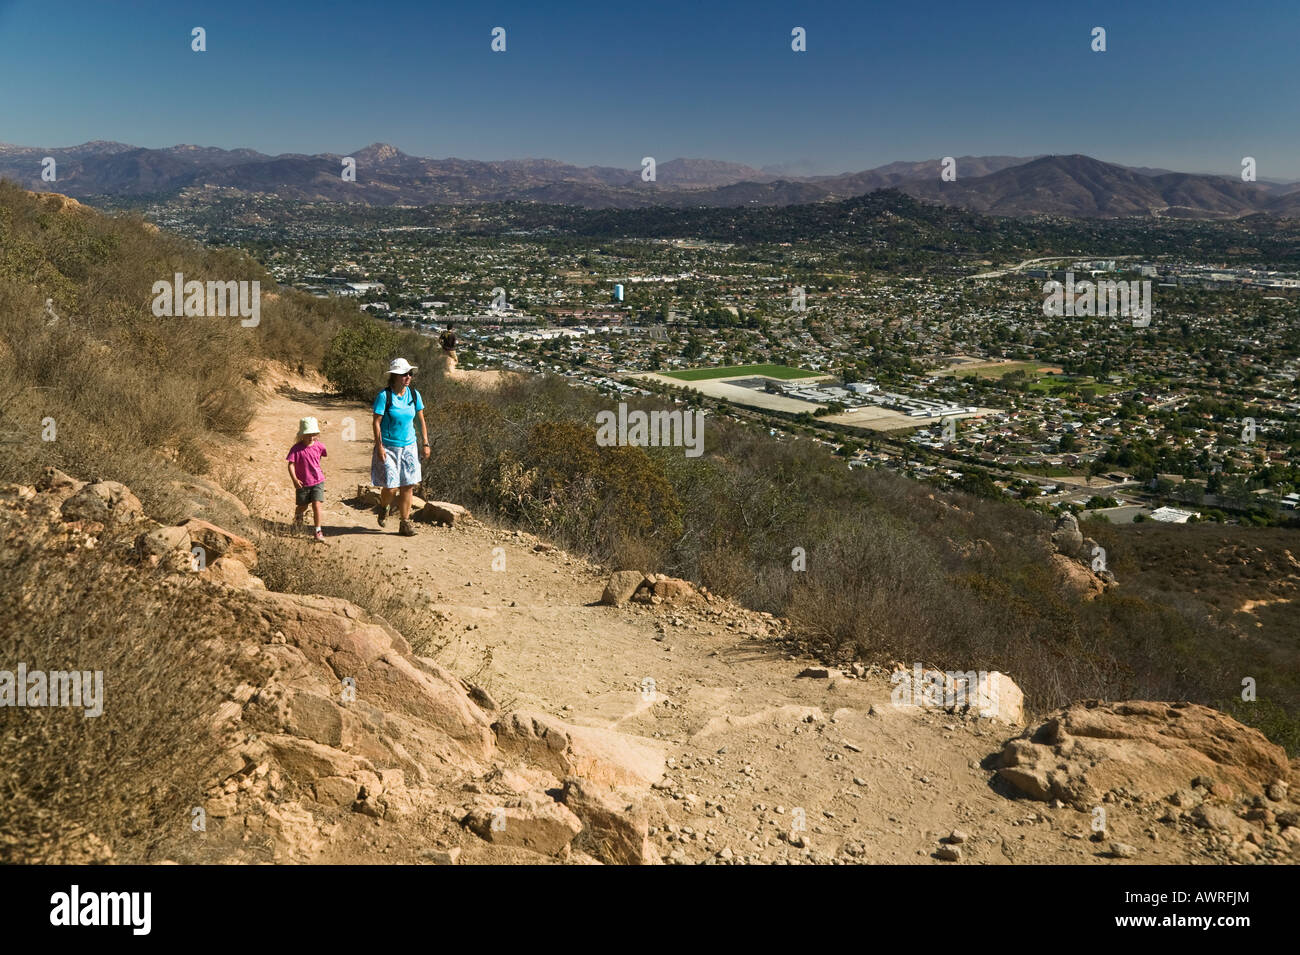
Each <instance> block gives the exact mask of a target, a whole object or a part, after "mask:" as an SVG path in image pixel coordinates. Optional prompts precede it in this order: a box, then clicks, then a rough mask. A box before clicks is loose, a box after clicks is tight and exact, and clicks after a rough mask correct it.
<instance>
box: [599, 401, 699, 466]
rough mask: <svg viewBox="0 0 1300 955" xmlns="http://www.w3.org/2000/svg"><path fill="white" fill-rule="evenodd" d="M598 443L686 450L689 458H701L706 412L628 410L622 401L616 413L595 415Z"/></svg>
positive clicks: (611, 445) (610, 446) (613, 445)
mask: <svg viewBox="0 0 1300 955" xmlns="http://www.w3.org/2000/svg"><path fill="white" fill-rule="evenodd" d="M596 444H597V445H599V446H600V447H602V448H612V447H615V446H616V445H635V446H637V447H641V448H685V449H686V456H687V457H688V458H698V457H699V456H700V455H701V454H703V453H704V412H703V411H693V412H692V411H650V412H646V411H628V410H627V402H626V401H620V402H619V403H618V413H617V414H615V413H614V412H613V411H597V412H596Z"/></svg>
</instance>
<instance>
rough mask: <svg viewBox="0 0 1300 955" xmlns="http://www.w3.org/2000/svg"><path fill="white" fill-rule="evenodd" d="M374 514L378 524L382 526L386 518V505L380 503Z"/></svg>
mask: <svg viewBox="0 0 1300 955" xmlns="http://www.w3.org/2000/svg"><path fill="white" fill-rule="evenodd" d="M375 514H376V515H378V517H379V526H380V527H383V526H384V523H385V522H386V521H387V520H388V505H387V504H380V505H379V506H378V507H376V508H375Z"/></svg>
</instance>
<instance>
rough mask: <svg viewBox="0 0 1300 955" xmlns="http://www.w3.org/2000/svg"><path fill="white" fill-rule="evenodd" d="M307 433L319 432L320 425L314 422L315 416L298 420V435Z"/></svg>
mask: <svg viewBox="0 0 1300 955" xmlns="http://www.w3.org/2000/svg"><path fill="white" fill-rule="evenodd" d="M308 434H320V425H319V424H317V423H316V419H315V418H303V419H302V420H301V421H299V422H298V435H299V437H302V436H303V435H308Z"/></svg>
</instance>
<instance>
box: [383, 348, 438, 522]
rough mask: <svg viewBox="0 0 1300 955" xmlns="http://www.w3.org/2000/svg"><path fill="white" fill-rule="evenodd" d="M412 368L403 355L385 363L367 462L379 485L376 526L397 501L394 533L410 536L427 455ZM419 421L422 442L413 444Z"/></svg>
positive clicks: (421, 404) (426, 437)
mask: <svg viewBox="0 0 1300 955" xmlns="http://www.w3.org/2000/svg"><path fill="white" fill-rule="evenodd" d="M413 371H415V367H414V366H413V365H410V364H408V363H407V361H406V359H405V358H397V359H394V360H393V363H392V364H391V365H389V366H388V387H387V388H385V389H384V390H383V391H381V392H380V393H379V394H378V395H376V396H375V404H374V408H373V409H372V410H373V411H374V413H375V417H374V429H375V453H374V457H373V458H372V460H371V464H370V483H371V484H374V485H376V486H377V487H379V488H381V491H380V494H379V508H378V511H377V514H378V517H379V526H380V527H383V526H384V524H385V522H386V521H387V519H388V510H389V508H390V507H392V504H393V501H394V500H396V501H397V513H398V517H399V518H400V521H399V524H398V533H399V534H401V535H402V536H404V537H414V536H415V527H414V525H412V524H411V496H412V495H413V494H414V493H415V485H417V484H419V483H420V458H428V457H429V452H430V450H431V449H430V447H429V428H428V426H427V425H426V424H425V423H424V402H423V401H422V400H421V398H420V393H419V392H418V391H416V390H415V389H414V388H412V387H411V373H412V372H413ZM417 418H418V419H419V422H420V433H421V435H422V437H423V444H421V445H419V446H418V447H419V451H418V453H417V446H416V443H415V422H416V419H417Z"/></svg>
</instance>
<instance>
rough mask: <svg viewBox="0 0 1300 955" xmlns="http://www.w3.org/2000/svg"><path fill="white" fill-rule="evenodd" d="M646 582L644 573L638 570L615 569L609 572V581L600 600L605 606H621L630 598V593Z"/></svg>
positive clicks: (633, 592)
mask: <svg viewBox="0 0 1300 955" xmlns="http://www.w3.org/2000/svg"><path fill="white" fill-rule="evenodd" d="M645 582H646V577H645V574H643V573H641V571H639V570H616V571H614V573H612V574H610V577H609V583H607V584H605V592H604V593H603V594H602V595H601V597H600V602H601V603H602V604H604V605H605V606H607V607H621V606H623V604H625V603H627V602H628V601H629V600H631V599H632V595H633V594H635V593H636V592H637V590H639V589H640V587H641V585H642V584H644V583H645Z"/></svg>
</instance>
